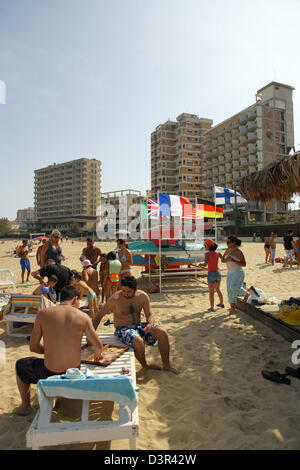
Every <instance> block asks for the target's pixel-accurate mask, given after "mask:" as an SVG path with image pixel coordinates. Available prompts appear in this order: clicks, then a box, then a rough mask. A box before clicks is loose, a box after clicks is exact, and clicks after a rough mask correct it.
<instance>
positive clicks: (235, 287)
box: [221, 235, 247, 313]
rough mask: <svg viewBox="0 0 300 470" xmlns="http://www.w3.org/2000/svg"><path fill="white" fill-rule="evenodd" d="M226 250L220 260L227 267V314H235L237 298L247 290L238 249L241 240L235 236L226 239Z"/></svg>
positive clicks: (243, 259) (241, 255)
mask: <svg viewBox="0 0 300 470" xmlns="http://www.w3.org/2000/svg"><path fill="white" fill-rule="evenodd" d="M227 245H228V248H227V250H226V251H225V253H224V255H223V256H222V258H221V261H222V263H226V265H227V271H228V273H227V294H228V300H229V303H230V311H229V313H236V312H237V307H236V301H237V297H238V296H244V295H245V294H246V292H247V290H246V289H245V287H244V278H245V271H244V267H245V266H246V261H245V257H244V254H243V252H242V251H241V250H240V249H239V248H238V247H239V246H241V240H239V239H238V238H237V237H236V236H235V235H231V236H230V237H228V239H227Z"/></svg>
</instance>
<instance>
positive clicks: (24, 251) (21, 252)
mask: <svg viewBox="0 0 300 470" xmlns="http://www.w3.org/2000/svg"><path fill="white" fill-rule="evenodd" d="M22 243H23V244H22V246H19V247H18V248H17V250H16V251H17V255H18V257H19V258H21V259H20V265H21V272H22V273H21V277H22V284H24V277H25V270H27V279H26V282H28V281H29V276H30V271H31V265H30V259H29V248H28V240H23V241H22Z"/></svg>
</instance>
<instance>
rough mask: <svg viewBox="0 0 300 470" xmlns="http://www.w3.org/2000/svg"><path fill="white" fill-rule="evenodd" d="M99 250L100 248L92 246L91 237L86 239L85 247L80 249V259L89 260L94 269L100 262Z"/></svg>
mask: <svg viewBox="0 0 300 470" xmlns="http://www.w3.org/2000/svg"><path fill="white" fill-rule="evenodd" d="M100 255H101V250H100V248H98V247H96V246H94V240H92V238H87V239H86V248H84V249H83V250H82V254H81V256H80V258H79V259H80V261H84V260H85V259H88V260H90V262H91V265H92V266H93V267H94V268H95V269H96V267H97V264H98V263H100V261H101V259H100Z"/></svg>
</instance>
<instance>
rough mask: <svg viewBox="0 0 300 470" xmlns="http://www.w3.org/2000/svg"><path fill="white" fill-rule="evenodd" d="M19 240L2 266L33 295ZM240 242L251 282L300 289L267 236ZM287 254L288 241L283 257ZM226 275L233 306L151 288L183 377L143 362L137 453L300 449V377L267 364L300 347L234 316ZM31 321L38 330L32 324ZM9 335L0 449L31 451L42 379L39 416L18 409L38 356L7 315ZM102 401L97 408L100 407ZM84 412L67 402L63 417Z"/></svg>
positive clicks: (151, 351) (270, 292) (73, 248)
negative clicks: (20, 383)
mask: <svg viewBox="0 0 300 470" xmlns="http://www.w3.org/2000/svg"><path fill="white" fill-rule="evenodd" d="M19 243H20V242H19ZM16 245H17V243H16V241H5V243H4V244H1V245H0V260H1V268H9V269H10V270H11V271H13V273H14V275H15V281H16V283H17V291H18V292H23V293H31V292H32V291H33V289H34V286H36V285H37V282H36V281H35V280H34V279H33V278H31V280H30V282H28V283H25V284H24V285H21V276H20V263H19V259H18V258H15V257H13V256H11V255H9V254H8V253H7V252H8V251H9V250H12V249H14V248H15V246H16ZM85 245H86V244H85V242H82V243H80V242H79V241H76V242H74V244H72V243H71V241H70V240H69V241H68V242H67V243H66V242H64V243H63V244H62V249H63V254H64V255H65V256H66V258H67V259H66V261H65V262H64V263H63V264H65V265H66V266H68V267H70V268H74V269H80V268H81V264H80V261H79V256H80V254H81V251H82V249H83V248H84V247H85ZM95 245H96V246H99V247H100V248H101V250H102V251H103V252H107V251H108V249H114V248H115V244H114V243H105V242H96V243H95ZM241 249H242V251H243V252H244V255H245V258H246V261H247V267H246V282H247V286H248V287H250V286H251V285H254V286H255V287H256V288H261V289H263V291H264V292H265V294H267V296H268V297H272V296H275V297H277V299H278V300H279V301H280V300H283V299H287V298H289V297H290V296H295V297H296V296H300V287H299V286H300V284H299V276H300V269H297V268H296V267H294V268H293V269H289V268H286V269H284V268H283V267H282V264H276V263H275V265H274V266H271V265H270V264H268V265H266V264H265V253H264V249H263V243H261V242H256V243H250V242H249V243H243V244H242V247H241ZM283 254H284V250H283V246H282V243H281V242H279V243H278V246H277V256H283ZM31 264H32V269H33V270H35V269H37V264H36V261H35V256H33V257H31ZM140 271H141V268H138V267H135V268H134V275H135V276H136V277H137V278H138V282H139V287H140V288H142V289H145V288H146V287H147V281H146V280H145V279H143V280H141V278H140ZM225 274H226V271H224V277H223V279H222V283H221V290H222V292H223V295H224V300H225V309H218V310H217V311H215V312H213V313H209V312H208V311H207V309H208V307H209V299H208V293H206V292H205V293H201V292H200V293H199V292H195V291H194V292H187V291H186V292H174V293H173V292H172V293H161V294H151V295H150V299H151V305H152V310H153V313H154V318H155V321H156V323H159V324H160V325H161V326H163V327H164V328H166V330H167V331H168V334H169V338H170V345H171V361H172V362H173V364H174V365H175V366H176V367H177V368H178V369H179V370H180V374H179V375H174V374H172V373H169V372H165V371H153V370H151V371H150V370H149V371H145V370H143V369H142V368H141V367H140V365H139V363H138V362H136V368H137V384H138V386H139V389H140V392H139V418H140V433H139V437H138V439H137V449H138V450H154V449H156V450H161V449H165V450H173V449H181V450H182V449H186V450H190V449H198V450H201V449H219V450H221V449H224V450H226V449H235V450H237V449H238V450H242V449H252V450H254V449H255V450H258V449H289V450H292V449H293V450H294V449H300V419H299V418H300V412H299V398H300V381H298V380H297V379H294V378H292V379H291V385H290V386H286V385H279V384H274V383H272V382H269V381H267V380H265V379H263V378H262V376H261V370H262V369H270V370H275V369H277V370H279V371H281V372H284V370H285V367H286V366H292V367H293V364H292V363H291V356H292V352H293V350H292V348H291V344H290V343H289V342H288V341H286V340H284V339H283V338H282V337H281V336H279V335H277V334H275V333H274V332H273V331H272V330H271V329H269V328H267V327H266V326H264V325H263V324H262V323H260V322H258V321H255V320H252V319H251V318H250V317H249V316H247V314H245V313H243V312H240V311H239V312H238V314H234V315H228V307H229V304H228V301H227V296H226V276H225ZM204 280H205V279H204ZM10 292H11V290H10ZM216 300H217V299H216ZM216 303H218V302H216ZM26 328H28V331H29V332H30V329H31V328H32V327H31V326H26ZM98 331H103V332H104V331H105V332H113V326H109V327H105V326H103V324H101V325H100V327H99V329H98ZM0 340H1V341H4V342H5V345H6V363H5V365H0V377H1V402H0V449H10V450H14V449H26V432H27V430H28V428H29V426H30V423H31V422H32V419H33V417H34V414H35V412H36V410H37V407H38V403H37V398H36V386H33V387H32V405H33V408H34V412H33V413H32V415H30V416H27V417H19V416H15V415H13V414H12V411H13V409H14V408H15V407H16V406H17V405H18V404H19V394H18V390H17V386H16V381H15V371H14V370H15V362H16V360H17V359H19V358H22V357H26V356H28V355H32V353H30V351H29V343H28V341H27V340H26V338H25V339H23V338H15V337H8V336H7V335H6V330H5V323H4V321H3V320H2V321H1V322H0ZM146 354H147V357H148V358H150V359H151V360H152V361H156V362H158V363H160V355H159V351H158V348H149V347H148V348H147V350H146ZM294 367H295V366H294ZM74 406H75V404H74ZM98 408H99V409H98V410H96V412H98V411H99V412H100V411H101V410H100V408H101V407H99V406H98ZM75 411H76V410H75ZM75 411H74V410H73V409H72V407H70V403H68V406H67V407H66V409H64V416H66V414H67V413H70V414H72V413H73V412H75ZM109 411H110V412H111V410H109ZM106 412H107V410H106ZM56 413H57V419H61V416H60V413H62V411H61V409H60V408H59V409H58V410H57V412H56ZM112 413H114V412H112ZM56 448H60V449H112V450H115V449H126V450H127V449H128V448H129V447H128V441H127V440H124V441H121V440H119V441H111V442H104V443H96V444H84V445H69V446H59V447H56Z"/></svg>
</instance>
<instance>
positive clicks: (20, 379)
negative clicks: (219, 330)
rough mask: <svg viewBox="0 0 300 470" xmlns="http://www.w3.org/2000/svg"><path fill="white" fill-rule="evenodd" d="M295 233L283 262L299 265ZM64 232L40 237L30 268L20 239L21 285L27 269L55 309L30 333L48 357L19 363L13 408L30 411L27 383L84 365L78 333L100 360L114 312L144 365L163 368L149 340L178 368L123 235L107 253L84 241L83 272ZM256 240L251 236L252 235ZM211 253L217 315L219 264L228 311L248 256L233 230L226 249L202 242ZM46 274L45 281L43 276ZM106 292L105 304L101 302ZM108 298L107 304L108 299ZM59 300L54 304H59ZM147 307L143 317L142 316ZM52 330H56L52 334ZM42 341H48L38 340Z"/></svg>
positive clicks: (208, 262) (268, 250) (270, 254)
mask: <svg viewBox="0 0 300 470" xmlns="http://www.w3.org/2000/svg"><path fill="white" fill-rule="evenodd" d="M293 235H294V234H293V232H292V231H291V230H290V231H289V232H288V234H287V235H286V236H285V237H284V239H283V245H284V249H285V258H284V260H283V263H284V264H283V266H284V267H286V266H287V265H288V263H289V264H290V267H292V265H293V263H294V261H295V256H296V259H297V265H298V266H299V265H300V236H299V237H298V240H297V241H296V242H295V241H294V239H293ZM60 238H61V235H60V233H59V231H58V230H54V231H53V232H52V233H51V235H50V237H49V239H45V240H43V242H42V245H41V247H40V249H39V250H38V252H37V255H36V259H37V263H38V265H39V267H40V268H39V269H38V270H36V271H33V272H31V266H30V260H29V249H28V241H27V240H23V243H22V246H21V247H19V248H18V250H17V254H18V256H19V257H20V264H21V270H22V282H24V275H25V271H26V270H27V281H28V280H29V276H30V274H31V275H32V277H33V278H35V279H37V280H38V281H39V282H40V286H38V287H37V288H36V289H35V290H34V292H33V293H34V294H41V295H44V296H46V297H47V298H48V299H50V300H51V301H52V302H53V306H52V307H50V308H48V309H45V310H42V311H40V312H39V313H38V315H37V319H36V321H35V324H34V328H33V332H32V335H31V338H30V350H31V351H32V352H36V353H40V354H44V359H38V358H35V357H29V358H25V359H20V360H19V361H17V364H16V375H17V385H18V388H19V392H20V396H21V405H20V406H19V407H18V408H17V409H16V410H15V412H16V413H17V414H19V415H27V414H29V413H30V412H31V405H30V384H33V383H37V381H38V380H39V379H43V378H47V377H49V376H51V375H56V374H61V373H63V372H64V371H66V369H68V368H71V367H78V368H80V347H81V338H82V335H83V334H85V335H86V337H87V342H88V344H90V345H92V346H93V347H94V350H95V353H96V356H97V357H98V358H101V351H102V346H103V345H102V343H101V341H100V340H99V338H98V335H97V333H96V330H97V328H98V326H99V324H100V322H101V320H102V318H103V317H104V316H106V315H109V314H111V313H112V314H113V323H114V326H115V335H116V336H117V337H118V338H120V339H121V341H122V342H123V343H124V344H126V345H130V346H132V347H133V349H134V352H135V356H136V358H137V360H138V361H139V362H140V364H141V366H142V367H144V368H148V369H160V366H158V365H157V364H152V363H149V362H148V361H147V359H146V356H145V344H147V345H150V346H151V345H155V344H158V347H159V352H160V355H161V360H162V364H163V368H164V369H165V370H169V371H171V372H174V373H176V374H177V373H178V371H177V370H176V369H175V368H174V367H173V365H172V364H171V363H170V359H169V356H170V345H169V338H168V334H167V332H166V330H165V329H164V328H162V327H160V326H159V325H158V324H156V323H155V320H154V316H153V313H152V311H151V306H150V298H149V296H148V294H146V293H145V292H143V291H141V290H139V289H138V287H137V281H136V279H135V277H133V276H132V264H133V259H132V254H131V252H130V250H129V248H128V245H127V244H126V241H125V240H122V239H118V240H117V249H116V250H115V251H111V252H109V253H107V254H104V253H102V252H101V250H100V248H98V247H96V246H95V245H94V241H93V240H92V239H91V238H87V240H86V243H87V246H86V247H85V248H84V249H83V251H82V253H81V255H80V261H81V264H82V271H81V272H79V271H77V270H75V269H71V268H69V267H66V266H64V265H63V264H62V261H65V259H66V258H65V257H64V255H63V253H62V248H61V244H60ZM276 239H277V234H276V233H272V234H269V235H268V236H267V237H266V239H265V240H264V250H265V262H266V263H271V264H272V265H274V262H275V259H276ZM253 241H254V240H253ZM204 245H205V248H206V253H205V260H204V263H203V266H205V267H207V272H208V274H207V283H208V288H209V303H210V307H209V309H208V311H209V312H214V310H215V301H214V294H215V293H216V294H217V296H218V300H219V303H218V304H217V305H216V306H217V307H219V308H225V305H224V299H223V294H222V291H221V278H222V276H221V272H220V263H224V264H226V268H227V277H226V284H227V297H228V302H229V304H230V309H229V314H234V313H236V312H237V298H238V297H243V298H244V300H246V299H247V295H248V294H247V289H246V284H245V282H244V280H245V267H246V260H245V257H244V254H243V252H242V250H241V240H240V239H239V238H238V237H236V236H235V235H231V236H228V237H227V249H226V250H225V252H224V253H223V254H221V253H219V252H218V251H217V248H218V245H217V244H216V243H215V241H214V240H212V239H208V240H206V241H205V242H204ZM45 277H47V278H48V280H47V282H45V281H44V278H45ZM100 295H101V296H102V297H101V302H100V301H99V299H100ZM83 296H86V297H87V302H88V307H89V313H90V317H89V316H88V315H86V314H85V313H83V312H82V311H80V310H78V307H79V301H80V299H82V297H83ZM104 300H105V303H103V302H104ZM55 302H57V304H55ZM142 312H143V313H144V315H145V321H144V322H143V321H141V314H142ZM54 332H55V335H54ZM41 338H43V345H42V344H41Z"/></svg>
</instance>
